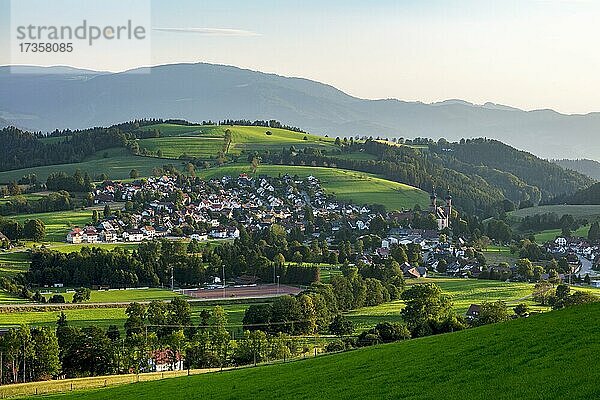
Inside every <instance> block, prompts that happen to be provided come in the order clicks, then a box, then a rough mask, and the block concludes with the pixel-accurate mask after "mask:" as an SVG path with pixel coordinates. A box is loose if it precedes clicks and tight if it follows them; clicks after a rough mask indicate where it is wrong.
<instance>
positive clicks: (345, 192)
mask: <svg viewBox="0 0 600 400" xmlns="http://www.w3.org/2000/svg"><path fill="white" fill-rule="evenodd" d="M242 172H245V173H250V167H249V166H247V165H227V166H224V167H220V168H211V169H208V170H202V171H200V172H199V175H200V176H202V177H204V178H213V177H220V176H224V175H231V176H236V175H238V174H240V173H242ZM256 173H257V174H258V175H260V174H264V175H271V176H278V175H280V174H281V175H283V174H285V173H288V174H290V175H298V176H300V177H306V176H308V175H313V176H315V177H316V178H319V180H320V181H321V184H322V186H323V188H324V189H325V190H326V191H327V192H328V193H329V194H334V195H335V196H336V197H337V198H339V199H341V200H348V201H352V202H354V203H357V204H373V203H377V204H383V205H384V206H386V208H388V209H390V210H393V209H405V208H412V207H413V206H414V205H415V204H417V203H418V204H420V205H421V206H423V207H426V206H427V205H428V204H429V197H428V195H427V193H425V192H424V191H422V190H420V189H417V188H415V187H413V186H409V185H404V184H402V183H398V182H392V181H388V180H386V179H382V178H378V177H377V176H375V175H372V174H367V173H363V172H356V171H349V170H343V169H336V168H324V167H306V166H287V165H261V166H259V167H258V170H257V172H256Z"/></svg>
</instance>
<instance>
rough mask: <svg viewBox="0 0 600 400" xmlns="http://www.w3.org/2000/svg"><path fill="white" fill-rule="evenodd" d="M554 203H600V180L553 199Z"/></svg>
mask: <svg viewBox="0 0 600 400" xmlns="http://www.w3.org/2000/svg"><path fill="white" fill-rule="evenodd" d="M553 203H555V204H587V205H592V204H593V205H598V204H600V182H599V183H596V184H594V185H592V186H590V187H588V188H585V189H583V190H579V191H577V192H576V193H573V194H570V195H565V196H560V197H558V198H556V199H554V201H553Z"/></svg>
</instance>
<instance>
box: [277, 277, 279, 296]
mask: <svg viewBox="0 0 600 400" xmlns="http://www.w3.org/2000/svg"><path fill="white" fill-rule="evenodd" d="M277 294H279V275H277Z"/></svg>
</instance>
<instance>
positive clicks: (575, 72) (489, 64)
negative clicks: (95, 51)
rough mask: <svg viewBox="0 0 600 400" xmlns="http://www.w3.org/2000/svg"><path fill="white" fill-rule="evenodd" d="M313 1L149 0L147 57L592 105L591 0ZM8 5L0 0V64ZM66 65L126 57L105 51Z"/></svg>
mask: <svg viewBox="0 0 600 400" xmlns="http://www.w3.org/2000/svg"><path fill="white" fill-rule="evenodd" d="M49 1H50V0H49ZM324 2H325V1H324V0H321V1H313V0H302V1H285V0H279V1H267V0H254V1H252V0H247V1H223V0H219V1H197V0H182V1H174V0H170V1H167V0H153V1H152V25H153V27H154V28H170V30H160V31H157V30H155V31H153V35H152V63H153V64H163V63H175V62H200V61H202V62H210V63H220V64H230V65H236V66H240V67H244V68H250V69H255V70H260V71H264V72H273V73H277V74H281V75H287V76H300V77H306V78H310V79H314V80H318V81H321V82H325V83H329V84H332V85H334V86H336V87H338V88H340V89H342V90H344V91H346V92H348V93H350V94H352V95H355V96H359V97H364V98H388V97H393V98H399V99H402V100H420V101H424V102H433V101H440V100H444V99H449V98H460V99H464V100H468V101H472V102H475V103H483V102H486V101H492V102H496V103H502V104H508V105H513V106H517V107H520V108H525V109H535V108H554V109H556V110H558V111H561V112H566V113H584V112H591V111H600V90H599V89H600V51H599V50H598V39H599V38H600V22H599V21H600V1H593V0H589V1H585V0H579V1H576V0H572V1H569V0H496V1H486V0H473V1H460V0H447V1H442V0H437V1H434V0H414V1H412V0H406V1H401V0H399V1H366V0H362V1H359V0H344V1H327V4H323V3H324ZM32 12H34V10H32ZM9 15H10V12H9V1H8V0H0V27H2V32H1V34H0V64H8V63H10V58H9V52H8V46H9V44H8V31H9V29H8V28H7V27H8V26H9V24H10V19H9ZM173 28H174V30H173ZM188 28H193V29H190V30H194V29H196V32H181V31H177V30H187V29H188ZM197 28H218V29H225V28H227V29H234V30H242V31H244V32H234V33H235V34H231V32H229V31H218V30H217V31H207V30H206V29H200V30H199V31H198V30H197ZM208 33H211V34H208ZM87 62H89V61H87ZM78 66H85V67H91V68H95V69H105V70H122V69H126V68H130V67H133V66H135V65H131V64H128V65H123V64H122V63H121V60H119V59H118V58H111V57H110V55H106V57H103V58H102V59H101V60H95V61H94V62H93V65H88V64H86V60H82V62H81V64H80V65H78ZM0 90H1V88H0Z"/></svg>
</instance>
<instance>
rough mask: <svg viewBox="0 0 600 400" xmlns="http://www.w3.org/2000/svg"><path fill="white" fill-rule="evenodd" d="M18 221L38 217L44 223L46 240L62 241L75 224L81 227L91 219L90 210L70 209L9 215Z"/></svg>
mask: <svg viewBox="0 0 600 400" xmlns="http://www.w3.org/2000/svg"><path fill="white" fill-rule="evenodd" d="M11 218H12V219H15V220H17V221H20V222H25V221H27V220H28V219H40V220H42V221H43V222H44V224H45V225H46V239H45V240H46V241H47V242H62V243H64V242H65V241H66V236H67V233H69V230H71V229H73V227H75V226H79V227H82V226H84V225H87V224H90V223H91V221H92V210H89V209H88V210H72V211H56V212H49V213H39V214H20V215H16V216H11Z"/></svg>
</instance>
